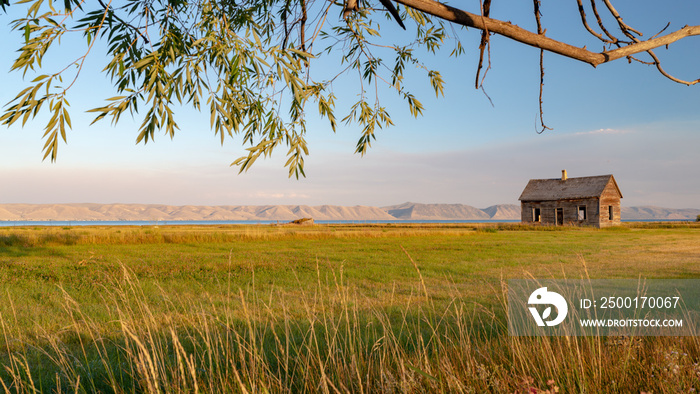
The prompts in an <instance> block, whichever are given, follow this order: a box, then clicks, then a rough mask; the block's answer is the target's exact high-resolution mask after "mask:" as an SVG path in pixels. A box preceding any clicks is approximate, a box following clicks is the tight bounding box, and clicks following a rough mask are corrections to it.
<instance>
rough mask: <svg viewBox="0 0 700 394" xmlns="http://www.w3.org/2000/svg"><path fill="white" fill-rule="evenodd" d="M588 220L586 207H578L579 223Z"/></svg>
mask: <svg viewBox="0 0 700 394" xmlns="http://www.w3.org/2000/svg"><path fill="white" fill-rule="evenodd" d="M586 219H587V217H586V207H585V206H581V207H578V220H579V221H583V220H586Z"/></svg>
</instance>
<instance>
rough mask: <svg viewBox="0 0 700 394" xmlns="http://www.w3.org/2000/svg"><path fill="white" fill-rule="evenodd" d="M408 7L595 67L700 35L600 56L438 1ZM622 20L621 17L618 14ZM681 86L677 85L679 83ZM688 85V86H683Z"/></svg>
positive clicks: (421, 0) (684, 32)
mask: <svg viewBox="0 0 700 394" xmlns="http://www.w3.org/2000/svg"><path fill="white" fill-rule="evenodd" d="M396 1H397V2H398V3H401V4H403V5H405V6H408V7H412V8H414V9H416V10H419V11H422V12H425V13H427V14H430V15H434V16H437V17H439V18H442V19H444V20H447V21H450V22H453V23H456V24H459V25H462V26H467V27H473V28H476V29H479V30H487V31H489V32H491V33H495V34H499V35H501V36H504V37H507V38H510V39H512V40H515V41H518V42H520V43H523V44H526V45H530V46H533V47H535V48H539V49H543V50H545V51H548V52H552V53H556V54H559V55H562V56H565V57H568V58H571V59H574V60H578V61H581V62H584V63H588V64H590V65H592V66H593V67H596V66H598V65H600V64H603V63H607V62H610V61H613V60H616V59H620V58H624V57H627V56H630V55H634V54H636V53H641V52H647V51H649V50H652V49H654V48H657V47H660V46H664V45H668V44H671V43H673V42H676V41H678V40H680V39H682V38H685V37H690V36H697V35H700V25H696V26H685V27H683V28H682V29H680V30H677V31H675V32H672V33H669V34H666V35H664V36H661V37H657V38H654V39H650V40H646V41H639V40H638V39H637V38H636V37H634V36H632V37H631V38H632V39H633V40H636V41H637V42H635V43H632V44H629V45H626V46H623V47H620V48H616V49H613V50H610V51H603V52H600V53H596V52H591V51H589V50H587V49H585V47H584V48H579V47H576V46H573V45H570V44H567V43H564V42H561V41H557V40H554V39H551V38H549V37H546V36H545V34H537V33H533V32H531V31H528V30H525V29H523V28H521V27H518V26H516V25H514V24H512V23H509V22H503V21H500V20H497V19H492V18H487V17H485V16H481V15H476V14H472V13H470V12H467V11H463V10H460V9H458V8H455V7H452V6H449V5H446V4H442V3H440V2H437V1H434V0H396ZM611 12H614V13H615V14H617V11H616V10H615V9H614V8H612V10H611ZM617 15H618V16H619V14H617ZM618 23H621V26H624V28H625V30H626V32H627V34H629V35H631V33H638V32H637V31H636V30H634V29H633V28H631V27H629V26H627V25H626V24H624V22H622V18H619V19H618ZM672 80H674V81H675V79H672ZM676 82H677V81H676ZM681 83H685V82H681Z"/></svg>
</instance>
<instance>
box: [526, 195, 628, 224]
mask: <svg viewBox="0 0 700 394" xmlns="http://www.w3.org/2000/svg"><path fill="white" fill-rule="evenodd" d="M618 202H619V198H618ZM581 206H585V207H586V220H583V221H580V220H578V211H579V207H581ZM520 208H521V211H520V218H521V221H522V222H523V223H535V222H534V220H533V210H534V209H535V208H539V209H540V215H541V217H540V222H539V223H540V224H543V225H550V226H552V225H555V224H556V214H557V213H556V212H557V209H558V208H561V209H562V213H563V215H564V223H563V224H565V225H585V226H600V224H599V223H600V217H601V212H600V203H599V201H598V198H596V197H592V198H581V199H572V200H557V201H522V202H521V203H520ZM606 209H607V208H606ZM618 211H619V203H618ZM603 216H605V217H606V218H607V211H606V212H604V213H603ZM618 219H619V217H618Z"/></svg>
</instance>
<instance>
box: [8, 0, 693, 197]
mask: <svg viewBox="0 0 700 394" xmlns="http://www.w3.org/2000/svg"><path fill="white" fill-rule="evenodd" d="M555 3H556V4H549V2H545V3H544V4H543V14H544V15H543V23H544V24H545V27H547V35H548V36H550V37H552V38H555V39H562V40H568V41H570V42H571V43H572V44H575V45H578V46H583V45H589V48H594V47H595V48H597V47H599V46H600V45H599V44H596V43H595V41H593V40H591V39H588V38H587V37H586V35H585V34H582V31H583V28H582V27H581V26H580V22H579V19H578V18H579V17H578V12H577V10H576V7H575V2H574V1H562V2H555ZM614 4H615V5H616V7H617V8H618V10H619V11H620V12H621V14H622V15H623V17H624V18H625V21H626V22H628V23H629V24H630V25H632V26H634V27H639V28H640V29H641V30H643V31H644V32H648V33H649V34H648V35H653V34H655V33H656V32H657V31H658V30H660V29H661V28H663V27H664V26H665V24H666V22H671V26H670V27H669V29H674V30H675V29H678V28H680V27H682V26H683V25H685V24H692V25H697V24H700V4H698V2H696V1H684V2H676V3H674V6H673V7H660V6H659V5H658V3H656V4H657V5H656V6H655V5H654V4H652V2H650V1H615V2H614ZM462 7H463V8H464V9H466V10H470V11H474V10H476V9H478V2H475V1H465V2H463V5H462ZM494 7H495V8H494V9H493V10H492V16H493V17H495V18H499V19H503V20H510V21H513V22H514V23H516V24H518V25H520V26H521V27H525V28H529V29H532V28H533V25H534V21H533V20H532V19H533V18H532V16H531V14H530V7H531V2H525V1H509V2H497V3H495V4H494ZM521 7H523V8H521ZM10 19H11V16H7V15H1V16H0V20H2V22H1V23H0V26H2V29H4V30H3V31H2V34H3V36H6V35H7V34H10V33H9V27H8V26H7V24H8V23H9V21H10ZM408 27H409V29H408V32H403V31H402V30H400V29H398V28H396V27H395V26H392V25H391V24H387V25H385V26H384V28H383V32H384V34H385V35H386V38H387V40H389V41H392V40H400V39H402V36H401V35H403V34H411V33H410V32H411V27H410V23H409V26H408ZM14 34H15V37H16V38H17V40H19V37H17V34H16V33H14ZM459 34H460V37H462V39H463V43H464V45H465V47H466V49H467V54H466V55H465V56H463V57H461V58H458V59H453V58H447V57H446V56H444V55H438V56H435V57H432V58H428V59H427V60H426V62H427V63H428V64H429V65H432V66H433V67H436V66H438V65H439V69H440V70H441V71H442V73H443V75H444V78H445V80H446V83H447V85H446V90H445V97H444V98H440V99H435V96H434V94H432V93H431V92H430V90H429V86H427V82H426V81H425V80H423V79H418V80H416V81H415V82H414V85H413V86H414V88H415V89H416V91H417V92H419V93H420V95H419V97H420V98H421V101H422V102H423V104H424V105H425V107H426V109H425V112H424V116H423V117H419V118H418V119H414V118H413V117H411V116H410V114H409V113H408V110H407V108H405V107H404V106H402V105H401V103H400V102H398V101H397V100H396V97H395V95H392V94H391V93H390V92H389V93H387V94H384V95H383V96H382V100H383V102H384V103H385V105H387V106H388V107H389V108H390V110H391V111H392V119H393V120H394V123H395V127H392V128H390V129H386V130H383V131H381V132H380V133H379V134H378V136H377V137H378V138H377V141H375V142H374V143H373V144H372V146H373V147H372V149H371V150H370V152H369V153H368V154H367V155H365V156H364V157H360V156H359V155H356V154H353V152H354V149H355V143H356V141H357V138H358V137H359V130H357V129H356V128H353V127H349V128H346V127H340V128H339V129H338V131H337V133H335V134H333V133H332V132H331V131H330V130H329V129H328V127H327V126H326V125H325V124H323V123H313V122H312V123H311V124H310V127H309V136H308V141H309V145H310V151H311V152H310V153H311V155H310V156H309V157H308V158H307V160H306V167H305V168H306V173H307V178H306V179H301V180H296V179H288V178H287V170H286V169H285V168H283V163H284V161H285V160H284V157H283V154H282V153H283V152H282V151H280V154H278V155H276V156H274V157H273V158H271V159H269V160H266V161H258V162H257V163H256V165H255V166H254V167H253V168H252V169H251V170H250V171H249V172H247V173H244V174H240V175H239V174H238V169H237V168H235V167H229V164H230V163H231V162H232V161H233V160H234V159H235V158H237V157H238V156H240V155H241V154H242V152H243V149H242V147H241V146H240V139H234V140H231V139H229V140H227V141H226V142H225V143H224V145H223V146H221V145H220V143H219V140H218V137H215V136H214V135H213V132H211V131H210V130H209V129H208V116H207V115H206V114H205V115H200V116H196V115H195V114H192V113H191V112H184V111H183V112H181V113H179V115H180V120H179V122H180V125H181V129H182V130H181V131H180V133H179V134H177V135H176V137H175V139H174V140H170V139H169V138H168V137H165V136H156V141H155V143H149V144H147V145H135V138H136V135H137V130H136V129H137V127H138V124H139V123H140V122H139V120H138V119H137V120H135V121H133V122H132V121H130V120H129V119H124V120H126V121H125V122H122V123H120V124H119V125H118V126H115V127H112V126H110V125H109V123H108V122H104V123H100V124H97V125H94V126H91V127H88V125H89V123H90V121H91V120H92V117H91V116H90V115H87V114H83V112H84V111H85V110H87V109H89V108H91V106H96V105H99V104H100V101H101V100H102V99H104V98H107V97H110V96H112V95H113V94H111V92H110V90H109V82H108V81H107V80H106V79H105V78H104V77H103V76H101V75H100V74H99V70H100V69H101V68H102V67H103V65H104V63H103V61H104V59H103V58H100V57H99V54H98V56H93V58H91V59H90V60H89V62H88V63H87V64H86V67H88V69H89V71H87V72H86V73H85V75H84V78H81V80H80V81H79V83H78V84H77V85H76V86H75V87H74V88H73V90H72V91H71V98H70V99H69V100H70V101H71V104H72V112H71V115H72V117H73V126H74V127H73V130H72V131H70V132H69V136H68V144H67V145H62V146H61V147H60V149H59V156H58V161H57V162H56V163H50V162H49V161H45V162H42V160H41V158H42V152H41V148H42V146H43V142H42V140H41V136H42V134H43V133H42V128H43V124H42V122H41V121H37V122H34V123H31V122H30V123H28V124H27V126H26V127H24V128H20V127H16V126H13V127H11V128H5V127H3V128H0V183H1V184H2V185H3V186H2V188H1V189H0V190H1V191H0V203H69V202H76V203H77V202H96V203H115V202H122V203H164V204H177V205H184V204H194V205H224V204H226V205H239V204H308V205H318V204H337V205H375V206H384V205H391V204H398V203H402V202H405V201H414V202H423V203H464V204H469V205H473V206H477V207H481V208H484V207H486V206H489V205H492V204H500V203H517V198H518V196H519V195H520V192H521V191H522V188H523V187H524V186H525V184H526V183H527V181H528V179H530V178H553V177H557V176H559V175H560V172H561V170H562V169H567V170H568V172H569V176H572V177H575V176H586V175H598V174H614V175H615V177H616V179H617V181H618V184H619V185H620V188H621V190H622V193H623V195H624V199H623V205H626V206H634V205H658V206H664V207H671V208H685V207H696V208H700V155H698V154H697V149H698V146H700V111H699V109H700V86H692V87H686V86H683V85H679V84H676V83H674V82H671V81H669V80H667V79H665V78H664V77H662V76H661V75H660V74H658V73H657V72H656V71H655V69H654V68H652V67H649V66H645V65H642V64H627V62H626V61H624V60H618V61H616V62H613V63H610V64H603V65H601V66H599V67H598V68H597V69H594V68H592V67H591V66H588V65H586V64H582V63H578V62H576V61H573V60H569V59H565V58H562V57H559V56H557V55H553V54H545V69H546V79H545V91H544V110H545V122H546V123H547V124H548V125H549V126H550V127H552V128H553V129H554V130H552V131H547V132H545V133H544V134H541V135H540V134H537V133H536V132H535V130H536V124H537V123H536V122H537V121H536V115H537V114H538V112H539V110H538V102H537V96H538V83H539V70H538V61H539V60H538V57H539V53H538V51H537V50H536V49H533V48H530V47H526V46H522V45H521V44H517V43H514V42H512V41H509V40H507V39H504V38H499V37H494V38H493V39H492V43H491V44H492V53H491V61H492V68H491V70H490V71H489V74H488V76H487V79H486V83H485V87H486V91H487V93H488V94H489V96H490V97H491V99H492V100H493V104H494V105H493V106H492V105H491V103H490V102H489V100H488V99H487V98H486V96H485V95H484V94H483V93H482V92H481V91H477V90H474V88H473V80H474V74H475V70H476V63H477V58H476V54H477V50H476V49H477V45H478V40H479V32H478V31H476V30H473V29H470V30H468V31H462V32H460V33H459ZM17 42H18V41H13V40H2V42H1V43H0V53H2V56H0V70H3V71H2V72H6V73H7V71H8V70H9V68H10V65H11V63H12V60H13V58H14V49H15V48H16V47H13V45H16V44H17ZM66 45H69V43H67V44H66ZM699 45H700V37H692V38H687V39H685V40H683V41H681V42H679V43H676V44H672V45H671V46H670V49H669V50H668V51H666V50H664V49H661V50H659V51H658V54H659V56H660V57H661V59H662V61H664V66H665V67H666V68H667V69H668V71H671V72H673V73H674V74H677V75H678V76H679V77H683V78H685V79H695V78H698V77H700V68H698V66H697V65H698V64H700V51H698V50H697V48H698V46H699ZM55 67H58V65H56V66H55ZM61 68H62V67H61ZM81 77H82V76H81ZM24 83H26V82H24ZM350 83H351V82H349V80H348V81H339V82H338V83H337V84H336V86H334V88H335V90H336V95H338V96H339V101H341V102H342V101H343V100H350V99H352V98H354V93H352V92H353V91H356V89H353V88H355V87H354V86H351V85H348V84H350ZM2 85H3V88H2V90H0V101H2V103H3V104H4V103H6V102H8V101H10V100H11V99H12V98H13V97H14V96H15V95H16V93H17V92H18V91H19V90H21V88H22V87H23V81H22V80H21V75H20V74H17V73H13V74H9V73H7V74H6V77H5V80H4V81H3V82H2ZM346 92H348V94H347V96H343V94H344V93H346ZM341 93H343V94H341Z"/></svg>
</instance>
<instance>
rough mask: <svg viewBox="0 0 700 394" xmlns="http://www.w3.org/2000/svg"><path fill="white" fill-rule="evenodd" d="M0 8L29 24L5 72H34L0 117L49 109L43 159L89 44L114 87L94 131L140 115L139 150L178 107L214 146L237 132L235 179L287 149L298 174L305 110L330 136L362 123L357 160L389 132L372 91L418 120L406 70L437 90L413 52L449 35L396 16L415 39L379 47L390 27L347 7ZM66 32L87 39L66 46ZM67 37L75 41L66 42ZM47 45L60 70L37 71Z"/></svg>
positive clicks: (424, 20) (267, 2) (185, 3)
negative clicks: (204, 117)
mask: <svg viewBox="0 0 700 394" xmlns="http://www.w3.org/2000/svg"><path fill="white" fill-rule="evenodd" d="M0 1H1V2H2V3H0V5H2V7H3V9H5V7H6V6H8V5H9V6H10V7H26V11H27V12H26V16H25V17H22V18H19V19H16V20H14V21H13V22H12V28H13V30H14V31H16V32H17V33H18V34H21V35H22V37H23V39H24V44H23V45H22V47H21V48H20V49H19V51H18V53H19V54H18V56H17V58H16V59H15V61H14V64H13V66H12V70H13V71H17V72H22V74H23V76H27V75H30V76H34V75H36V77H35V78H33V79H32V81H31V82H30V83H29V84H28V86H27V87H26V88H25V89H24V90H22V91H21V92H19V93H18V94H17V96H16V97H15V98H14V100H12V101H11V102H10V103H9V104H8V106H7V107H6V108H5V110H4V113H2V116H0V122H2V123H3V124H6V125H12V124H14V123H16V122H18V121H20V120H21V124H22V125H25V124H26V122H27V121H29V120H30V119H34V118H35V117H36V116H37V114H39V113H40V112H41V111H42V109H43V110H44V111H48V112H49V114H50V120H49V121H48V122H47V124H46V125H45V131H44V139H45V141H46V143H45V145H44V149H43V151H44V159H46V158H50V160H52V161H55V160H56V157H57V153H58V146H59V139H62V140H63V141H64V142H65V141H67V129H70V128H71V119H70V115H69V108H70V107H69V103H68V100H67V99H68V97H69V94H70V90H71V87H72V86H73V85H74V83H75V82H76V80H77V79H78V78H79V77H80V74H81V71H82V68H83V65H84V64H85V60H86V58H87V57H88V56H94V57H98V58H99V56H100V54H98V53H93V52H96V51H95V50H93V48H105V50H106V59H107V63H106V64H105V67H104V69H103V72H104V73H105V74H106V75H108V76H109V77H110V79H111V82H112V84H113V89H114V90H115V91H116V92H115V93H116V94H115V95H114V96H113V97H110V98H107V99H106V102H105V103H104V105H101V106H97V107H95V108H88V109H87V110H88V112H91V113H93V114H94V115H95V118H94V121H93V123H94V122H98V121H102V120H103V119H109V120H111V122H112V123H113V124H117V123H118V122H119V121H120V119H121V117H122V115H124V114H129V115H131V116H137V117H139V118H140V119H142V121H141V125H140V127H139V130H138V135H137V138H136V141H137V143H148V142H149V141H152V140H153V139H154V137H155V134H156V132H163V133H164V134H165V135H167V136H170V137H171V138H173V137H174V136H175V134H176V132H177V131H178V130H179V126H178V122H177V114H176V109H177V108H178V107H182V106H187V107H191V108H193V109H195V110H197V111H200V112H204V111H208V112H209V115H210V126H211V129H212V130H213V132H214V133H215V134H216V135H218V136H220V138H221V143H222V144H223V142H224V140H225V139H226V138H228V137H231V138H232V137H236V136H237V137H238V138H240V141H241V142H242V143H243V144H244V146H247V148H246V149H247V152H248V153H247V155H245V156H243V157H240V158H238V159H236V160H235V161H234V162H233V163H232V164H233V165H237V166H239V167H240V171H245V170H247V169H249V168H250V167H251V166H252V165H253V164H254V163H255V161H256V160H257V159H258V158H259V157H261V156H263V157H268V156H270V155H271V154H272V153H273V151H275V150H276V149H277V148H279V147H281V146H283V147H285V148H286V149H287V152H286V155H287V157H288V160H287V162H286V167H287V168H288V170H289V176H290V177H291V176H296V177H297V178H298V177H299V176H300V175H302V176H303V175H304V157H305V156H306V155H308V153H309V149H308V146H307V142H306V138H305V135H306V132H307V117H309V116H312V115H313V114H314V112H315V114H316V115H317V116H318V117H320V118H324V119H325V120H326V123H327V125H328V127H329V128H330V129H331V130H333V131H335V130H336V126H337V119H338V117H339V116H338V115H336V114H337V111H341V113H342V115H341V116H342V118H341V119H342V120H341V121H342V122H343V123H344V124H346V125H356V126H357V127H358V128H359V130H360V138H359V140H358V142H357V147H356V152H357V153H360V154H365V153H366V152H367V150H368V149H369V147H370V146H371V142H372V141H373V140H374V139H375V138H376V132H377V131H378V129H382V128H385V127H388V126H391V125H393V122H392V120H391V115H390V113H389V110H388V109H387V108H386V107H384V106H382V104H381V101H380V91H383V90H385V89H386V88H387V87H388V88H389V89H392V90H394V91H395V92H396V94H398V95H399V96H400V97H401V98H403V100H404V101H405V103H406V104H407V106H408V108H409V111H410V113H411V114H412V115H413V116H416V117H417V116H419V115H421V114H422V111H423V105H422V104H421V103H420V101H419V100H418V99H417V98H416V97H415V96H414V95H413V94H412V93H411V92H410V91H409V90H408V89H407V88H406V86H405V83H404V76H405V74H406V70H407V68H409V67H417V68H418V69H419V70H422V72H425V75H426V76H427V78H428V81H429V83H430V85H431V86H432V88H433V89H434V91H435V94H436V95H441V94H442V93H443V85H444V82H443V79H442V77H441V75H440V73H439V71H437V70H432V69H429V68H428V67H427V66H426V65H425V64H424V63H423V62H421V61H420V60H419V57H421V56H422V55H423V54H425V53H426V52H435V51H437V50H439V49H440V48H441V47H442V45H443V44H444V43H445V41H446V40H447V39H448V38H449V37H448V35H447V33H446V31H445V28H444V26H443V24H442V21H436V22H433V21H431V19H430V18H429V17H428V16H427V15H425V14H422V13H421V12H418V11H415V10H411V11H410V12H408V11H407V10H405V11H404V12H403V17H404V18H406V17H409V18H411V19H413V20H414V21H415V31H416V34H415V37H414V38H413V39H411V38H410V37H408V33H406V34H405V35H404V36H403V39H404V40H405V41H410V42H408V43H406V44H405V45H393V46H392V45H390V46H387V45H386V43H385V42H382V43H381V44H378V42H379V40H380V39H382V36H381V33H380V31H381V26H380V23H379V22H378V21H377V19H382V21H387V20H389V21H390V23H393V21H391V20H390V19H386V18H378V14H379V13H376V12H374V13H373V12H370V11H371V9H370V8H369V7H370V4H369V3H368V2H363V3H361V5H362V6H361V7H360V9H359V11H358V12H354V13H352V15H350V16H349V18H348V19H347V20H340V19H339V18H338V17H337V15H338V14H339V13H340V12H338V10H339V9H340V10H341V11H342V8H341V7H342V4H340V3H330V2H329V3H323V2H314V1H308V0H243V1H237V2H236V1H231V0H155V1H154V0H124V1H120V2H113V1H109V2H106V3H105V2H104V1H102V0H98V1H96V2H94V1H91V2H85V1H81V0H63V1H61V2H56V1H54V0H20V1H17V2H14V3H13V4H12V5H10V4H9V1H8V0H0ZM57 6H62V9H57V8H56V7H57ZM309 21H313V22H309ZM73 37H78V38H80V42H81V43H82V44H81V45H75V44H74V42H75V39H74V38H73ZM68 38H70V44H63V46H61V41H62V40H63V41H67V39H68ZM96 42H100V45H98V46H95V43H96ZM59 46H61V52H60V53H59V54H56V53H55V52H56V51H55V49H56V48H57V47H59ZM457 47H461V45H459V44H458V45H457ZM52 48H53V49H54V51H53V53H52V56H58V57H59V58H60V59H61V60H63V61H64V62H65V64H64V65H62V66H59V68H58V69H53V65H54V64H57V62H56V61H53V60H52V61H51V62H50V63H51V66H48V65H47V64H44V63H43V62H42V61H43V60H44V59H45V58H46V56H47V54H48V53H49V51H50V50H51V49H52ZM318 48H322V49H318ZM457 53H458V52H457ZM457 53H455V54H457ZM326 58H328V59H330V60H331V61H336V62H337V64H338V65H339V67H338V69H339V72H337V73H331V75H329V73H328V70H327V67H325V66H319V64H324V65H325V64H328V61H326V60H325V59H326ZM52 59H53V57H52ZM341 76H343V77H356V78H357V80H358V83H357V85H356V86H358V90H357V96H356V97H357V100H356V101H355V102H354V103H351V104H350V105H349V108H345V109H342V108H341V109H338V108H336V101H337V97H336V94H335V93H334V90H333V82H334V81H335V80H336V79H337V78H339V77H341ZM372 91H373V92H372ZM343 96H344V97H347V96H348V93H347V92H343ZM316 115H315V116H316Z"/></svg>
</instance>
